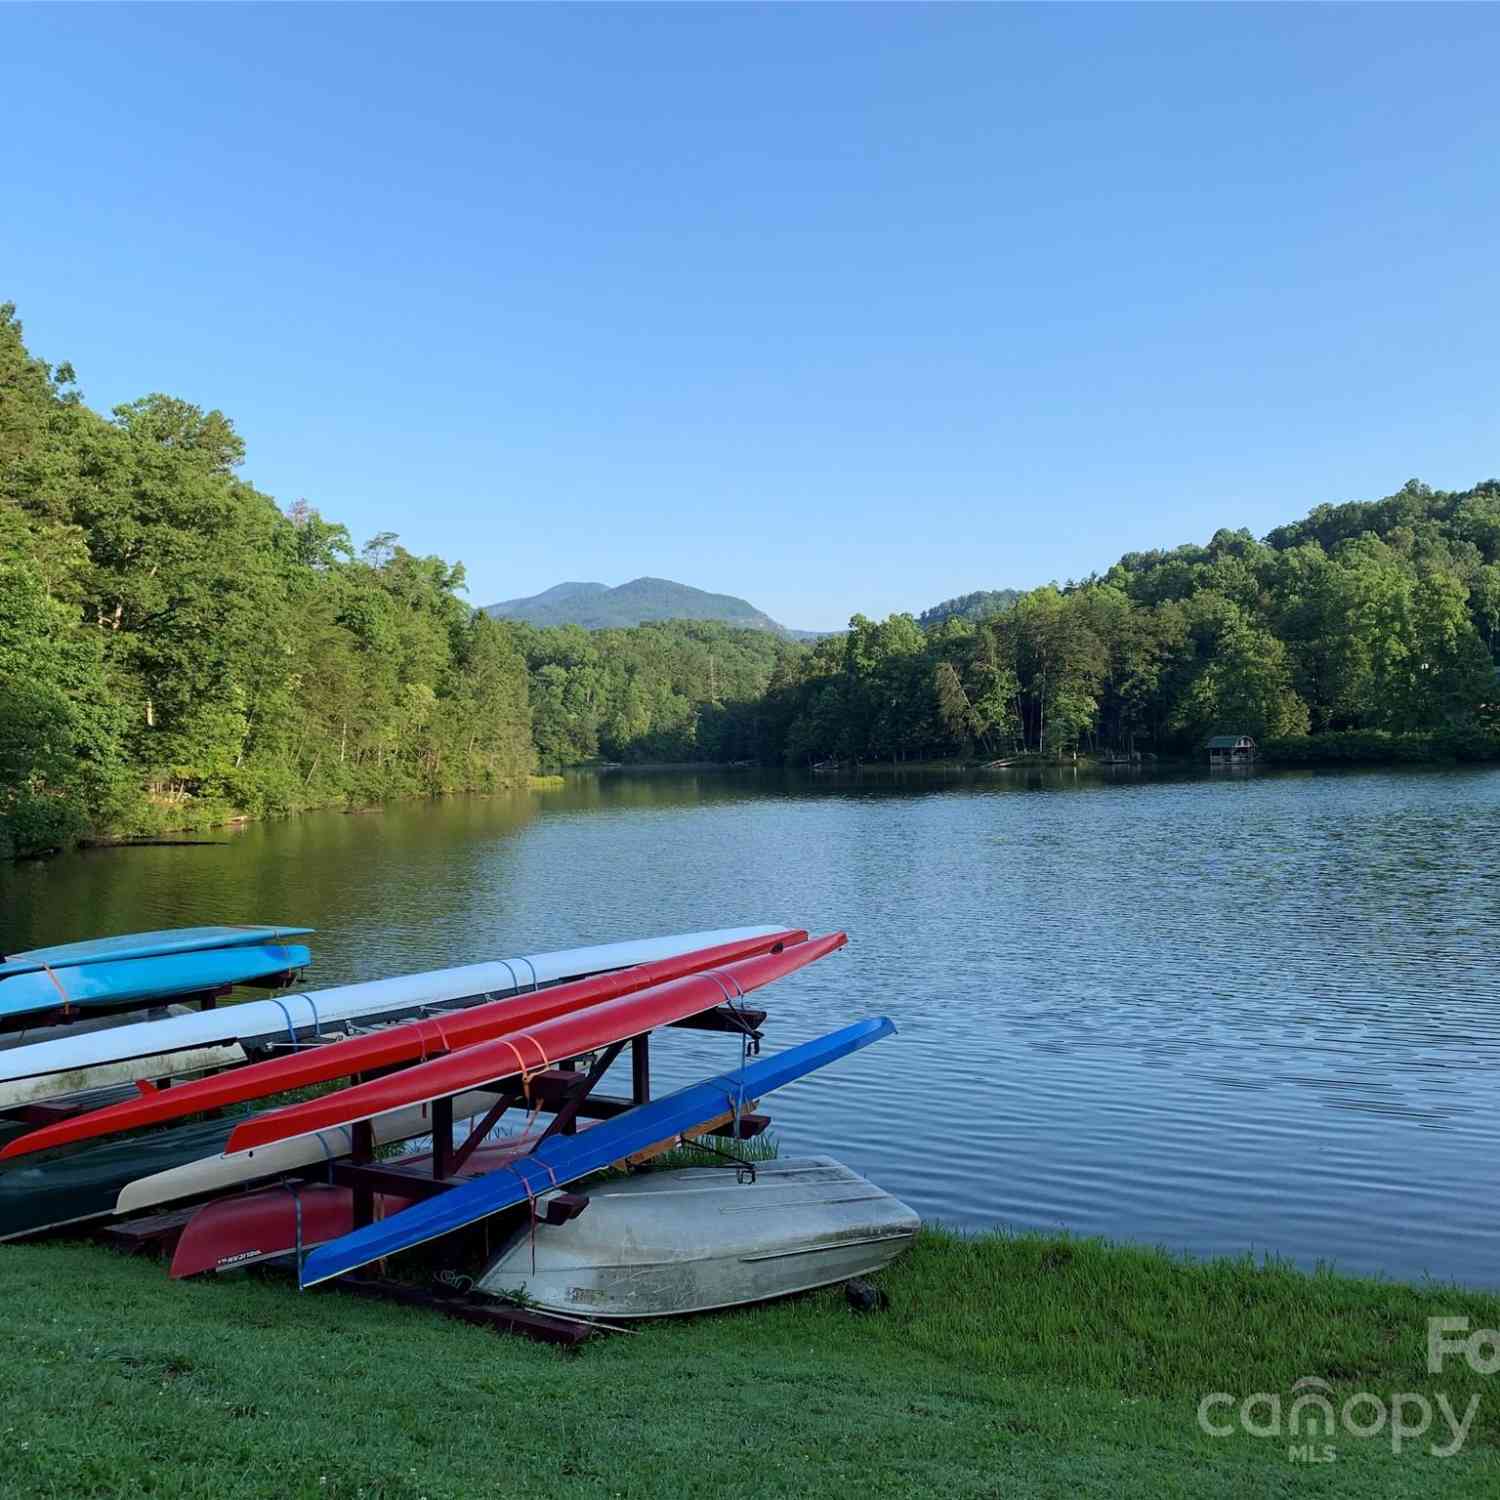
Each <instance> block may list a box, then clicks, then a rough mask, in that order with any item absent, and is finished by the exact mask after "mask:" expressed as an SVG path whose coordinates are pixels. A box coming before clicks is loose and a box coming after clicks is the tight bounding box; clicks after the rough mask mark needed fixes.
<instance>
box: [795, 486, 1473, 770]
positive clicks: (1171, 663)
mask: <svg viewBox="0 0 1500 1500" xmlns="http://www.w3.org/2000/svg"><path fill="white" fill-rule="evenodd" d="M966 600H973V601H976V602H975V604H974V606H973V607H972V608H968V607H965V605H966ZM966 600H955V601H950V602H949V604H947V605H943V606H939V607H938V608H937V609H935V610H930V611H928V612H927V613H926V614H924V615H923V616H922V620H923V621H924V622H927V623H928V626H929V628H928V629H927V630H925V631H922V630H918V629H917V628H916V624H917V622H915V621H913V620H912V618H911V617H910V616H908V615H896V616H892V618H891V619H889V620H887V621H886V622H885V623H884V624H881V625H876V624H873V623H872V622H870V621H869V620H866V619H864V617H863V616H859V615H856V616H855V617H854V619H853V620H852V621H851V622H850V632H849V634H848V635H847V636H845V637H842V638H840V639H837V640H829V641H824V642H821V643H820V644H819V645H818V647H817V648H816V649H815V650H814V651H812V652H810V653H808V654H807V656H806V657H805V658H803V659H802V660H801V661H800V662H799V663H798V664H797V668H796V671H795V673H793V674H792V675H791V676H785V675H784V677H783V680H782V681H781V682H780V683H779V684H774V685H773V687H772V690H771V691H770V693H769V694H768V704H767V715H766V717H767V718H768V720H769V719H771V718H773V717H774V719H775V720H776V721H777V722H779V723H781V724H784V726H785V729H784V736H783V738H782V739H781V741H780V756H781V758H783V759H785V760H786V761H788V762H790V763H792V764H803V763H806V762H808V761H818V760H821V759H826V758H838V759H848V760H871V761H877V760H896V761H900V760H904V759H908V758H911V757H921V756H945V755H955V754H970V753H974V752H976V751H977V752H978V753H981V754H988V755H994V754H1000V753H1017V752H1032V753H1043V754H1056V753H1062V752H1068V751H1074V750H1085V751H1087V750H1098V749H1115V750H1121V751H1132V750H1137V751H1146V752H1157V753H1173V752H1184V751H1189V750H1192V749H1194V748H1195V747H1196V746H1197V745H1198V744H1199V743H1200V742H1201V741H1202V739H1203V738H1204V737H1205V736H1206V735H1209V734H1213V733H1218V732H1230V731H1244V732H1248V733H1250V734H1253V735H1254V736H1256V738H1257V739H1262V740H1265V739H1273V740H1274V739H1280V738H1284V737H1288V736H1291V737H1296V736H1301V735H1305V734H1307V733H1308V732H1309V731H1314V732H1318V733H1356V734H1359V733H1363V734H1366V735H1368V734H1370V733H1374V734H1377V735H1379V734H1384V735H1401V734H1409V733H1412V732H1416V731H1431V730H1452V731H1454V732H1461V731H1464V730H1465V729H1467V728H1468V727H1470V726H1473V725H1475V724H1476V723H1478V722H1479V721H1481V720H1484V721H1485V722H1488V721H1489V720H1490V719H1491V718H1492V717H1493V711H1492V710H1487V709H1486V708H1485V705H1488V704H1493V703H1494V702H1495V701H1496V700H1497V699H1500V688H1497V685H1496V667H1495V657H1496V654H1497V653H1500V481H1494V480H1491V481H1488V482H1486V483H1484V484H1481V485H1478V486H1476V487H1475V488H1474V489H1472V490H1469V491H1465V492H1462V493H1446V492H1442V491H1434V490H1431V489H1428V488H1427V487H1426V486H1425V485H1422V484H1418V483H1416V482H1415V481H1413V482H1412V483H1409V484H1407V485H1406V486H1405V487H1404V488H1403V489H1402V490H1401V491H1400V492H1399V493H1398V494H1396V495H1393V496H1391V497H1390V498H1389V499H1386V500H1382V501H1378V502H1375V503H1373V504H1358V505H1354V504H1352V505H1340V506H1320V507H1319V508H1318V509H1316V510H1314V511H1313V512H1312V513H1311V514H1310V515H1309V516H1308V518H1307V519H1306V520H1305V521H1303V522H1299V523H1297V524H1296V525H1292V526H1284V527H1281V528H1279V529H1278V530H1277V531H1274V532H1272V533H1271V535H1270V536H1269V537H1267V538H1266V539H1265V541H1263V542H1262V541H1257V540H1255V538H1253V537H1252V536H1250V534H1249V533H1248V532H1244V531H1227V530H1226V531H1220V532H1218V533H1216V534H1215V536H1214V537H1213V539H1212V540H1211V541H1210V542H1209V543H1208V545H1207V546H1206V547H1200V546H1185V547H1179V548H1177V549H1176V550H1175V551H1172V552H1149V553H1131V554H1129V555H1127V556H1125V557H1123V558H1121V560H1120V561H1119V562H1118V563H1116V564H1115V566H1114V567H1112V568H1110V569H1109V571H1108V572H1107V573H1105V574H1103V575H1099V576H1095V577H1093V578H1090V579H1087V580H1085V581H1084V582H1082V583H1073V584H1069V585H1068V586H1067V587H1066V588H1062V589H1059V588H1056V587H1053V586H1049V587H1046V588H1040V589H1034V590H1032V591H1031V592H1030V593H1026V594H1021V595H1019V596H1013V597H1009V598H1002V596H999V595H971V596H966ZM997 601H998V602H997ZM772 709H774V715H773V714H772V712H771V710H772ZM1362 743H1364V744H1365V745H1366V746H1368V745H1370V744H1374V743H1379V742H1377V741H1369V740H1368V739H1367V740H1366V741H1363V742H1362Z"/></svg>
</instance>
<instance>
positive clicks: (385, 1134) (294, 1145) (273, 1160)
mask: <svg viewBox="0 0 1500 1500" xmlns="http://www.w3.org/2000/svg"><path fill="white" fill-rule="evenodd" d="M494 1102H495V1096H494V1095H493V1094H490V1093H485V1092H483V1091H481V1090H477V1089H476V1090H474V1091H472V1092H470V1093H467V1094H457V1095H455V1096H454V1100H453V1117H454V1120H455V1122H457V1123H462V1122H464V1121H466V1120H469V1119H472V1118H473V1117H474V1116H475V1115H482V1114H483V1113H484V1112H485V1111H486V1110H487V1109H488V1108H489V1107H490V1105H492V1104H493V1103H494ZM371 1123H372V1125H373V1126H374V1128H375V1144H376V1145H377V1146H385V1145H389V1144H390V1143H391V1142H392V1141H409V1140H412V1139H414V1138H415V1137H417V1136H423V1135H427V1134H429V1133H430V1132H431V1130H432V1112H431V1106H430V1105H426V1104H414V1105H412V1106H411V1107H410V1108H408V1109H398V1110H393V1111H392V1112H391V1113H390V1114H388V1115H380V1116H378V1117H377V1118H376V1119H375V1120H373V1121H372V1122H371ZM353 1149H354V1141H353V1130H352V1127H350V1126H348V1125H340V1126H337V1127H335V1128H334V1129H332V1130H320V1131H318V1132H317V1133H316V1134H314V1135H299V1136H297V1137H296V1138H295V1139H293V1140H289V1141H276V1142H274V1143H273V1144H271V1145H269V1146H259V1147H257V1148H256V1149H255V1150H254V1151H233V1152H226V1153H223V1154H221V1155H219V1156H204V1157H200V1158H199V1159H198V1160H197V1161H190V1162H188V1163H186V1164H185V1165H183V1166H180V1167H168V1168H167V1169H166V1170H165V1171H162V1172H153V1173H152V1174H151V1175H150V1176H149V1177H138V1178H136V1180H135V1181H134V1182H131V1183H127V1184H126V1185H125V1187H123V1188H122V1189H121V1190H120V1196H119V1198H118V1199H117V1200H116V1202H115V1212H116V1213H117V1214H133V1213H139V1212H140V1211H141V1210H142V1209H147V1208H157V1207H160V1205H162V1204H164V1203H176V1202H179V1201H180V1200H181V1199H183V1198H198V1197H203V1196H205V1195H207V1194H209V1193H221V1192H228V1191H229V1190H230V1189H231V1188H237V1187H240V1186H242V1185H243V1184H244V1183H247V1182H258V1181H260V1180H261V1179H262V1178H266V1177H279V1176H280V1175H281V1174H282V1173H283V1172H299V1171H301V1170H302V1169H303V1168H305V1167H308V1166H312V1165H314V1164H316V1163H318V1162H320V1161H332V1160H334V1159H335V1158H336V1157H340V1156H348V1154H349V1153H350V1152H351V1151H352V1150H353Z"/></svg>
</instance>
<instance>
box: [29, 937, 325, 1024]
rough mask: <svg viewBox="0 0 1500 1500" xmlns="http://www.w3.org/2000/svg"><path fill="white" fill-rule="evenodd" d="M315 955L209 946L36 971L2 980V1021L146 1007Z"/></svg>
mask: <svg viewBox="0 0 1500 1500" xmlns="http://www.w3.org/2000/svg"><path fill="white" fill-rule="evenodd" d="M311 962H312V954H311V953H310V952H309V951H308V950H307V949H306V948H305V947H303V946H302V945H301V944H300V943H259V944H255V945H252V946H249V947H238V948H210V949H205V950H202V951H198V952H191V953H171V954H166V955H163V956H161V957H156V958H122V959H107V960H102V961H99V962H94V963H81V964H73V965H70V966H68V967H65V968H61V969H54V968H52V967H51V966H50V965H49V966H48V967H47V968H46V969H34V970H31V971H30V972H26V973H20V974H9V975H6V976H5V977H4V978H0V1023H3V1022H6V1021H12V1020H14V1019H15V1018H16V1017H18V1016H26V1015H31V1014H33V1013H36V1012H40V1011H55V1010H63V1009H74V1008H76V1009H80V1010H88V1009H97V1008H101V1007H105V1006H122V1005H136V1004H145V1003H147V1002H152V1001H160V1000H167V999H170V998H172V997H173V996H175V995H191V994H196V993H197V992H199V991H201V990H216V989H222V988H223V987H224V986H225V985H232V984H250V983H253V982H254V981H256V980H261V979H270V978H272V977H274V976H275V975H277V974H285V973H289V972H291V971H292V970H295V969H305V968H306V967H307V966H308V964H310V963H311Z"/></svg>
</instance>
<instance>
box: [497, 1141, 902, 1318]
mask: <svg viewBox="0 0 1500 1500" xmlns="http://www.w3.org/2000/svg"><path fill="white" fill-rule="evenodd" d="M585 1191H586V1192H587V1194H588V1200H589V1204H588V1208H587V1209H585V1210H584V1212H583V1213H582V1214H580V1215H579V1216H578V1217H577V1218H576V1219H574V1220H572V1221H571V1222H570V1223H567V1224H560V1225H555V1226H554V1225H549V1224H544V1223H538V1224H537V1225H536V1227H535V1229H534V1230H532V1229H530V1228H526V1229H522V1230H521V1231H520V1232H519V1233H518V1234H517V1235H516V1236H515V1237H514V1238H513V1239H512V1240H511V1241H510V1242H509V1243H508V1244H507V1245H506V1246H505V1248H504V1249H503V1250H501V1252H500V1253H499V1255H497V1256H496V1257H495V1259H494V1260H493V1261H491V1262H490V1264H489V1266H488V1267H486V1269H485V1272H484V1275H483V1276H481V1277H480V1278H479V1280H478V1282H477V1283H476V1288H477V1290H479V1291H483V1292H488V1293H490V1294H491V1295H492V1296H498V1297H513V1298H519V1299H521V1300H524V1302H525V1304H526V1305H527V1306H528V1307H537V1308H541V1309H543V1310H545V1311H548V1312H556V1313H562V1314H564V1315H571V1316H573V1317H590V1318H661V1317H669V1316H671V1315H673V1314H677V1313H694V1312H706V1311H708V1310H709V1309H711V1308H716V1307H735V1306H738V1305H740V1304H742V1303H746V1302H763V1301H765V1300H766V1299H767V1298H771V1297H785V1296H788V1295H789V1294H791V1293H793V1292H805V1291H809V1290H811V1289H812V1288H813V1287H819V1286H828V1285H830V1284H831V1283H833V1282H836V1281H847V1280H848V1279H849V1278H850V1277H851V1276H865V1275H868V1274H869V1273H870V1272H872V1271H878V1270H879V1269H880V1268H881V1267H882V1266H884V1265H886V1264H888V1263H889V1262H890V1261H892V1260H894V1259H895V1258H896V1256H898V1255H899V1254H900V1253H901V1252H902V1251H903V1250H905V1249H906V1248H907V1247H908V1246H909V1245H910V1244H911V1242H912V1239H913V1237H914V1236H915V1235H916V1232H917V1229H918V1228H919V1226H920V1223H921V1221H920V1220H919V1219H918V1218H917V1215H916V1214H915V1213H913V1212H912V1210H911V1209H909V1208H908V1207H907V1206H906V1205H905V1204H904V1203H902V1202H900V1201H899V1200H898V1199H896V1198H893V1197H892V1196H891V1195H890V1194H889V1193H887V1192H886V1191H884V1189H882V1188H878V1187H876V1186H875V1184H874V1183H872V1182H868V1181H866V1180H865V1178H863V1177H861V1176H859V1174H858V1173H856V1172H852V1171H850V1170H849V1168H848V1167H846V1166H843V1165H842V1164H840V1163H839V1162H836V1161H834V1160H833V1158H832V1157H828V1156H813V1157H805V1158H802V1159H800V1160H787V1161H768V1162H761V1163H757V1164H756V1175H755V1181H754V1182H741V1181H739V1180H738V1178H737V1176H736V1173H735V1169H734V1168H733V1167H730V1166H727V1165H726V1166H724V1167H688V1168H677V1169H672V1170H667V1171H660V1172H650V1173H646V1174H643V1175H641V1176H638V1177H630V1178H625V1179H624V1180H622V1181H619V1182H608V1183H604V1184H603V1185H601V1186H598V1187H590V1188H587V1189H585ZM548 1196H550V1195H548ZM540 1201H541V1202H542V1203H545V1202H546V1198H545V1197H544V1198H543V1199H541V1200H540Z"/></svg>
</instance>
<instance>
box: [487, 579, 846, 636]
mask: <svg viewBox="0 0 1500 1500" xmlns="http://www.w3.org/2000/svg"><path fill="white" fill-rule="evenodd" d="M484 612H485V614H487V615H493V616H494V617H496V618H497V619H502V620H521V621H524V622H525V623H526V624H528V625H536V626H539V627H545V626H549V625H582V626H583V627H584V629H585V630H624V629H629V628H630V627H631V626H632V625H645V624H650V623H652V622H653V621H660V620H720V621H722V622H723V623H724V624H726V625H738V626H740V627H742V628H744V629H747V630H767V631H770V632H771V634H773V635H781V636H787V637H790V638H793V639H796V638H799V637H808V636H812V635H815V634H817V633H818V632H813V631H798V630H788V629H787V627H786V626H784V625H782V624H781V623H780V622H779V621H776V620H773V619H772V618H771V617H770V615H768V614H766V613H765V611H764V610H759V609H756V607H755V606H754V605H753V604H751V603H750V601H749V600H748V599H741V598H738V597H737V596H736V595H734V594H715V593H710V592H709V591H708V590H706V589H698V588H693V587H692V586H691V585H690V584H686V583H677V582H674V581H673V580H672V579H670V578H652V577H649V576H643V577H641V578H632V579H630V580H629V581H628V582H626V583H622V584H620V585H618V586H617V587H615V588H611V587H610V586H609V585H608V584H605V583H580V582H572V583H557V584H554V585H553V586H552V587H551V588H550V589H544V590H543V591H542V592H541V593H540V594H531V595H528V596H526V597H524V598H520V599H503V600H501V601H500V603H498V604H489V605H486V606H485V609H484Z"/></svg>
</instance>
